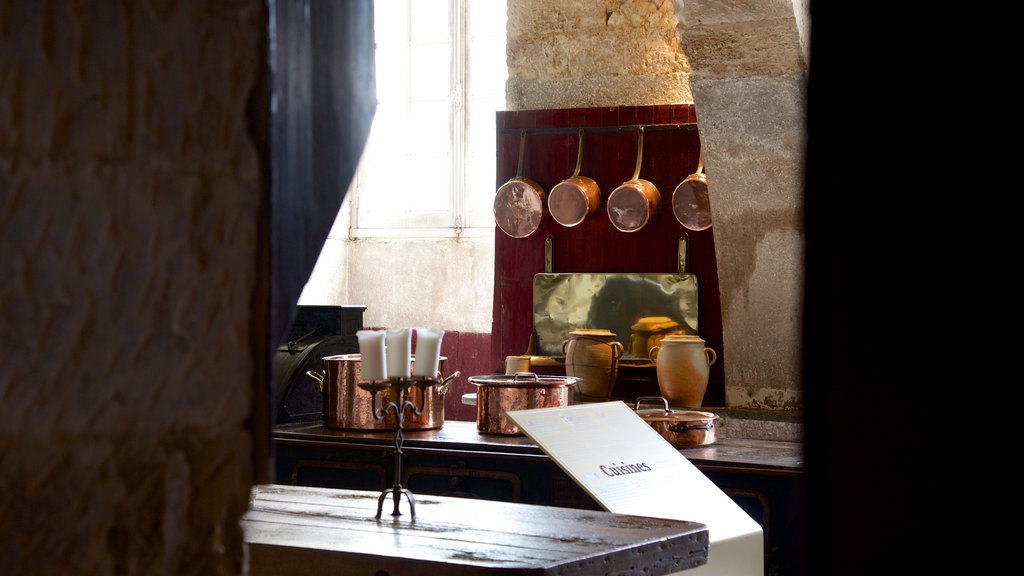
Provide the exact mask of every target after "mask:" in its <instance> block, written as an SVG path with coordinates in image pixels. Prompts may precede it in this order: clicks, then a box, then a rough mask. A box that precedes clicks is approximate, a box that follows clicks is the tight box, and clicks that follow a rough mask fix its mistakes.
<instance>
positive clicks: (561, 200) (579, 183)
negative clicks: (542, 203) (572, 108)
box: [548, 128, 601, 228]
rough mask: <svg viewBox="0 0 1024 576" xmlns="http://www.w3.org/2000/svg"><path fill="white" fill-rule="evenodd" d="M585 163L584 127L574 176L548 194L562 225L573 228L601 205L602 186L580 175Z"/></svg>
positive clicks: (555, 216)
mask: <svg viewBox="0 0 1024 576" xmlns="http://www.w3.org/2000/svg"><path fill="white" fill-rule="evenodd" d="M582 163H583V129H582V128H580V138H579V146H578V149H577V151H576V170H575V171H574V172H573V173H572V176H570V177H568V178H566V179H565V180H562V181H561V182H559V183H558V184H555V187H554V188H552V189H551V193H550V194H548V211H549V212H551V217H552V218H554V219H555V222H558V223H559V224H561V225H562V226H565V227H567V228H571V227H573V226H576V225H577V224H579V223H580V222H583V220H584V219H585V218H586V217H587V216H589V215H591V214H593V213H594V212H597V209H598V208H599V207H600V206H601V188H599V187H598V185H597V182H595V181H594V180H593V179H591V178H587V177H586V176H580V165H581V164H582Z"/></svg>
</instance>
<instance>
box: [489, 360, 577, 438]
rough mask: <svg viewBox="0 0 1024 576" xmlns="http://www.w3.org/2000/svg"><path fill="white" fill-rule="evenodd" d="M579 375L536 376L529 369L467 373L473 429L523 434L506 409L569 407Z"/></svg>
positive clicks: (495, 432)
mask: <svg viewBox="0 0 1024 576" xmlns="http://www.w3.org/2000/svg"><path fill="white" fill-rule="evenodd" d="M578 381H579V378H576V377H572V376H538V375H537V374H534V373H533V372H517V373H515V374H490V375H485V376H470V377H469V382H470V383H471V384H473V385H475V386H476V388H477V393H476V428H477V431H479V432H480V433H481V434H504V435H518V436H523V435H524V434H523V432H522V431H521V430H520V429H519V426H518V425H517V424H516V423H515V421H514V420H512V419H511V418H509V416H508V414H507V412H508V411H509V410H527V409H530V408H552V407H558V406H570V405H571V404H572V402H573V386H575V385H576V383H577V382H578Z"/></svg>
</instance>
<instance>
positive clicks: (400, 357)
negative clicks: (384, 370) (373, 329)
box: [386, 328, 412, 378]
mask: <svg viewBox="0 0 1024 576" xmlns="http://www.w3.org/2000/svg"><path fill="white" fill-rule="evenodd" d="M386 341H387V345H386V348H387V359H388V376H390V377H391V378H408V377H409V363H410V360H411V359H410V356H409V354H410V353H411V352H412V350H411V348H412V330H410V329H408V328H388V329H387V336H386Z"/></svg>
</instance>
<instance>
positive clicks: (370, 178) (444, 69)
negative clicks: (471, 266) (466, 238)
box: [352, 0, 507, 235]
mask: <svg viewBox="0 0 1024 576" xmlns="http://www.w3.org/2000/svg"><path fill="white" fill-rule="evenodd" d="M456 6H461V7H462V8H463V9H464V10H466V11H467V13H466V15H465V18H466V27H467V32H466V36H465V38H464V39H463V42H464V44H463V45H462V46H452V45H450V44H449V43H450V41H451V39H452V36H451V26H452V24H451V22H454V21H456V20H454V19H453V18H452V14H451V13H450V11H451V10H454V7H456ZM375 8H376V14H377V17H376V18H375V27H374V31H375V33H376V45H377V48H376V63H377V98H378V105H377V113H376V115H375V117H374V123H373V127H372V128H371V132H370V139H369V142H368V143H367V148H366V150H365V152H364V157H363V162H362V164H361V165H360V168H359V172H358V175H357V179H356V185H355V187H354V189H353V192H352V193H353V195H354V196H355V198H356V201H354V202H353V203H352V205H353V206H355V207H357V209H356V213H355V215H354V218H353V225H354V226H355V227H357V228H360V229H366V230H368V232H367V233H368V234H373V235H379V234H381V231H382V230H384V229H386V228H389V227H390V228H449V227H452V226H456V225H460V226H463V227H465V226H471V227H472V226H475V227H481V228H493V226H494V215H493V212H492V209H491V204H492V202H493V198H494V193H495V191H496V190H497V184H496V182H495V132H494V128H495V124H494V121H495V114H494V113H495V111H497V110H503V109H504V107H505V81H506V78H507V72H506V59H505V20H506V5H505V2H503V1H499V0H462V1H461V2H456V1H455V0H376V2H375ZM458 51H461V55H459V54H458ZM457 59H461V60H462V64H461V65H460V67H461V70H462V73H463V74H464V77H463V78H455V77H454V76H453V70H457V69H459V68H453V67H452V63H453V62H456V61H457ZM459 86H461V87H462V90H463V94H462V95H459V94H456V93H455V87H459ZM455 98H458V99H459V100H461V101H462V108H461V110H456V109H455V105H454V101H455V100H454V99H455ZM456 113H458V114H461V115H464V117H459V118H456V117H453V114H456ZM456 130H460V131H461V130H464V133H462V134H461V135H460V136H458V137H456V136H457V133H456ZM455 143H459V148H458V149H456V148H455ZM456 155H459V156H461V158H462V161H461V162H458V163H457V162H455V161H454V159H455V158H456V157H457V156H456ZM456 166H461V167H462V169H463V170H464V172H465V174H464V175H457V174H455V173H453V170H454V168H455V167H456Z"/></svg>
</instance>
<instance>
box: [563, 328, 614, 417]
mask: <svg viewBox="0 0 1024 576" xmlns="http://www.w3.org/2000/svg"><path fill="white" fill-rule="evenodd" d="M623 351H624V349H623V347H622V343H621V342H618V341H616V340H615V333H614V332H612V331H610V330H602V329H590V328H581V329H579V330H573V331H572V332H569V339H568V340H566V341H565V342H562V353H563V354H565V375H566V376H572V377H576V378H579V381H578V382H577V383H576V389H577V391H578V392H579V393H578V394H577V396H578V397H579V399H580V400H592V401H593V400H608V399H609V398H611V395H612V387H613V386H615V379H616V377H617V376H618V373H619V358H621V357H622V353H623Z"/></svg>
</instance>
